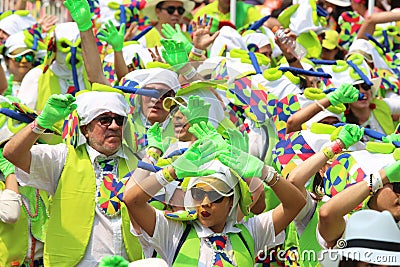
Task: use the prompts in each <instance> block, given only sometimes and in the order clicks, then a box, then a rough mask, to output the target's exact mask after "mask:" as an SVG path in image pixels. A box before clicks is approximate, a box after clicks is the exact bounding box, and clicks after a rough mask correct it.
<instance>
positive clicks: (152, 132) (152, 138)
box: [147, 122, 164, 153]
mask: <svg viewBox="0 0 400 267" xmlns="http://www.w3.org/2000/svg"><path fill="white" fill-rule="evenodd" d="M147 146H148V147H149V148H150V147H154V148H157V149H158V150H160V151H161V152H162V153H164V146H163V142H162V133H161V127H160V126H159V123H158V122H156V123H154V124H153V125H152V126H151V127H150V128H149V129H148V130H147Z"/></svg>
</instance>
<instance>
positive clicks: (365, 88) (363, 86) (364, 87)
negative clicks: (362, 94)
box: [357, 83, 371, 91]
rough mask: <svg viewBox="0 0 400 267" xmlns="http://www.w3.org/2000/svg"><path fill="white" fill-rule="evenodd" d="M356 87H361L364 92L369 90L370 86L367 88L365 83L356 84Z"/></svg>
mask: <svg viewBox="0 0 400 267" xmlns="http://www.w3.org/2000/svg"><path fill="white" fill-rule="evenodd" d="M357 86H361V88H362V89H364V90H365V91H368V90H371V86H369V85H368V84H366V83H360V84H357ZM358 89H360V87H358Z"/></svg>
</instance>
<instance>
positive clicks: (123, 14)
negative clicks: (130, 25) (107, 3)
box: [119, 5, 126, 24]
mask: <svg viewBox="0 0 400 267" xmlns="http://www.w3.org/2000/svg"><path fill="white" fill-rule="evenodd" d="M119 11H120V14H119V22H120V24H122V23H125V24H126V12H125V6H124V5H119Z"/></svg>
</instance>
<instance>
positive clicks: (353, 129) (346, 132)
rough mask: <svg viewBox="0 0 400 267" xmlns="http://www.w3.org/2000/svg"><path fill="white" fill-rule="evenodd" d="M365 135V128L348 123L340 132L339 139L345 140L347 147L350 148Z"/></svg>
mask: <svg viewBox="0 0 400 267" xmlns="http://www.w3.org/2000/svg"><path fill="white" fill-rule="evenodd" d="M363 135H364V128H360V127H359V126H358V125H355V124H346V125H344V126H343V127H342V129H341V130H340V132H339V134H338V137H337V138H338V139H340V141H342V142H343V144H344V145H345V148H349V147H350V146H352V145H353V144H355V143H357V142H358V141H360V139H361V137H363Z"/></svg>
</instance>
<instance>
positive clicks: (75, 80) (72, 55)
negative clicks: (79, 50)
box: [71, 46, 80, 95]
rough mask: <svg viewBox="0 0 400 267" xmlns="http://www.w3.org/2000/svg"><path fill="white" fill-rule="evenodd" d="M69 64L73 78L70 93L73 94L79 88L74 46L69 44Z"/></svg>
mask: <svg viewBox="0 0 400 267" xmlns="http://www.w3.org/2000/svg"><path fill="white" fill-rule="evenodd" d="M71 66H72V79H73V80H74V87H75V90H74V91H73V92H72V93H71V94H72V95H75V94H76V93H77V92H78V91H79V90H80V88H79V82H78V72H77V70H76V47H74V46H71Z"/></svg>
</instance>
